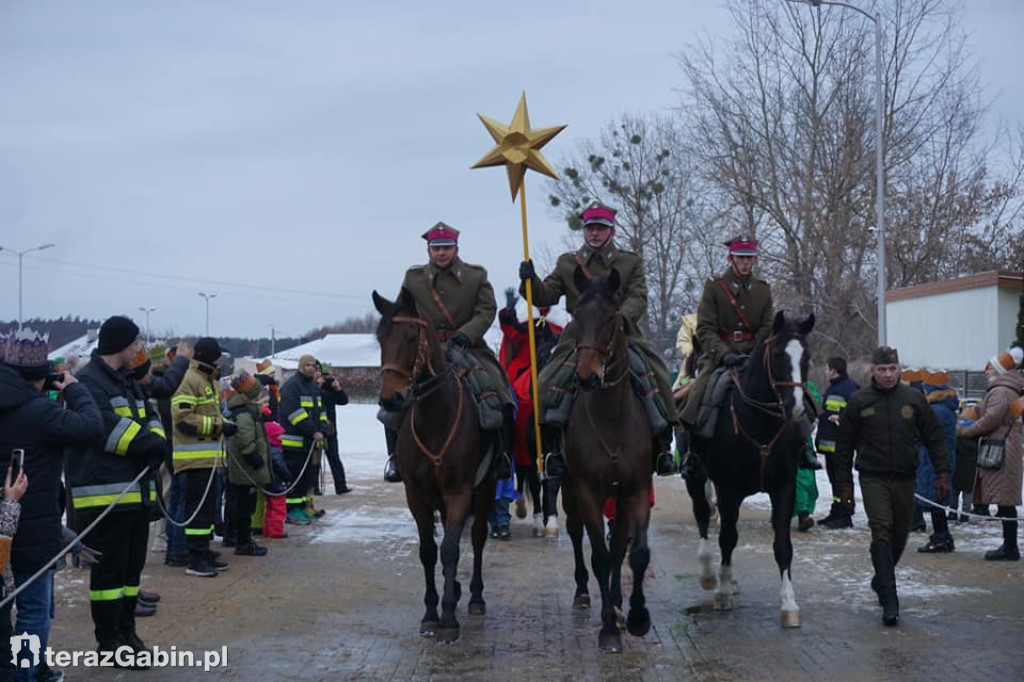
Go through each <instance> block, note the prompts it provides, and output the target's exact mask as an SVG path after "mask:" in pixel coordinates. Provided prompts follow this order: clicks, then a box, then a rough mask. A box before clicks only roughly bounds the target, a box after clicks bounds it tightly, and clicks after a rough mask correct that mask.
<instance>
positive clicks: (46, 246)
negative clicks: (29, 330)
mask: <svg viewBox="0 0 1024 682" xmlns="http://www.w3.org/2000/svg"><path fill="white" fill-rule="evenodd" d="M54 246H56V244H42V245H40V246H33V247H32V248H31V249H25V250H24V251H15V250H14V249H8V251H10V252H11V253H16V254H18V329H21V319H22V316H21V281H22V277H21V269H22V267H21V266H22V260H23V259H24V257H25V254H26V253H32V252H33V251H42V250H43V249H52V248H53V247H54ZM3 248H4V247H2V246H0V251H2V250H3Z"/></svg>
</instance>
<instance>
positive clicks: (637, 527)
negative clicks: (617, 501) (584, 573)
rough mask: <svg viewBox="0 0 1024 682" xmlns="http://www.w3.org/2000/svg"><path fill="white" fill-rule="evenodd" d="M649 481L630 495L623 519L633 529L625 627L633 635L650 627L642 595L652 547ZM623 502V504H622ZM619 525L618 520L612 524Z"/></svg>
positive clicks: (641, 634)
mask: <svg viewBox="0 0 1024 682" xmlns="http://www.w3.org/2000/svg"><path fill="white" fill-rule="evenodd" d="M649 500H650V487H649V484H648V485H646V486H642V487H641V489H640V490H638V491H637V492H636V494H634V495H633V496H632V497H631V498H630V499H629V507H628V513H627V514H626V518H625V519H624V520H625V521H628V522H629V525H630V528H631V530H632V533H633V538H632V542H631V543H630V550H629V568H630V570H632V571H633V591H632V592H631V593H630V595H629V617H628V618H627V619H626V628H627V629H628V630H629V634H631V635H633V636H634V637H643V636H644V635H646V634H647V632H648V630H650V629H651V614H650V613H649V612H648V611H647V600H646V598H645V597H644V575H645V574H646V573H647V567H648V565H650V563H651V550H650V547H648V545H647V528H648V526H649V525H650V522H651V504H650V501H649ZM623 506H625V505H623ZM615 525H616V526H618V524H615Z"/></svg>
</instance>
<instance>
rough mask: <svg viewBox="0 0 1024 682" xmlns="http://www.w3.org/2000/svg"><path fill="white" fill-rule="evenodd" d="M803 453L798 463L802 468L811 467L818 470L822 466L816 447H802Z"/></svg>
mask: <svg viewBox="0 0 1024 682" xmlns="http://www.w3.org/2000/svg"><path fill="white" fill-rule="evenodd" d="M801 450H802V451H803V454H802V455H801V456H800V462H799V463H798V464H797V466H799V467H800V468H801V469H810V470H812V471H817V470H818V469H820V468H821V462H819V461H818V457H817V456H816V455H815V454H814V448H812V447H810V446H807V447H803V448H801Z"/></svg>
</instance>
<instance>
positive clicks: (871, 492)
mask: <svg viewBox="0 0 1024 682" xmlns="http://www.w3.org/2000/svg"><path fill="white" fill-rule="evenodd" d="M919 442H921V443H924V445H925V446H926V447H927V448H928V455H929V457H930V458H931V461H932V466H933V467H934V468H935V471H936V473H937V474H938V480H937V481H936V484H935V488H936V494H937V497H936V499H946V497H948V495H949V465H948V461H949V460H948V456H947V453H946V441H945V439H944V437H943V434H942V427H941V426H940V425H939V422H938V419H936V417H935V413H934V412H932V410H931V408H930V407H929V406H928V401H927V399H926V398H925V396H924V394H923V393H921V392H920V391H916V390H914V389H912V388H910V387H909V386H906V385H905V384H901V383H900V360H899V354H898V353H897V352H896V349H895V348H890V347H889V346H881V347H879V348H876V349H875V351H874V353H873V354H872V356H871V385H870V386H867V387H865V388H862V389H860V390H859V391H856V392H855V393H854V394H853V395H852V396H850V399H849V401H847V405H846V412H845V413H844V414H843V419H842V421H841V422H840V423H839V431H838V433H837V434H836V451H835V454H834V455H833V456H834V457H835V460H836V468H835V481H836V487H837V489H838V490H839V494H838V495H837V497H839V498H840V499H846V500H852V499H853V453H854V451H855V450H856V452H857V471H858V472H860V489H861V493H862V494H863V496H864V511H865V512H866V513H867V515H868V526H869V527H870V528H871V562H872V564H873V565H874V567H875V577H874V578H872V580H871V589H873V590H874V591H875V592H876V593H877V594H878V602H879V605H880V606H881V607H882V622H883V623H885V624H886V625H896V624H897V623H899V618H900V606H899V599H898V597H897V595H896V573H895V569H896V564H897V563H899V560H900V555H902V554H903V548H904V547H906V545H907V535H908V534H909V532H910V521H911V517H912V516H913V513H914V487H915V475H916V473H917V464H918V450H917V446H918V443H919ZM850 513H852V509H851V510H850Z"/></svg>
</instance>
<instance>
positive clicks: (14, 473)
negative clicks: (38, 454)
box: [11, 448, 25, 482]
mask: <svg viewBox="0 0 1024 682" xmlns="http://www.w3.org/2000/svg"><path fill="white" fill-rule="evenodd" d="M24 469H25V451H24V450H22V449H21V448H14V449H13V450H11V481H12V482H14V481H17V480H18V474H20V473H21V472H22V471H24Z"/></svg>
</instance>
